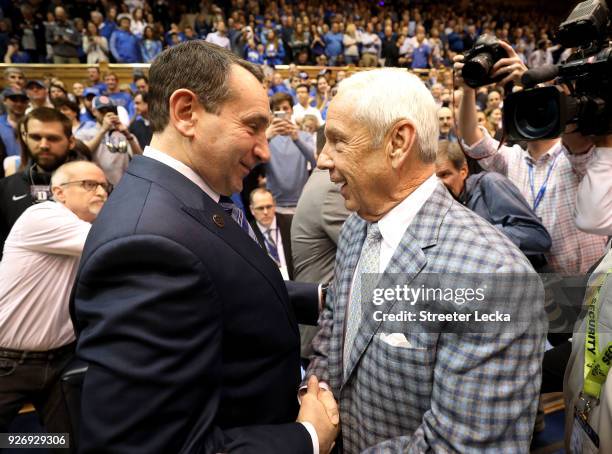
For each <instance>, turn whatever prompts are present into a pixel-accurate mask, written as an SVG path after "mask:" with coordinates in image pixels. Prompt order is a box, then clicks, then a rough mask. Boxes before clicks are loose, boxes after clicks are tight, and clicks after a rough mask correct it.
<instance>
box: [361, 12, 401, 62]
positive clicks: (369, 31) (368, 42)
mask: <svg viewBox="0 0 612 454" xmlns="http://www.w3.org/2000/svg"><path fill="white" fill-rule="evenodd" d="M361 44H362V48H361V63H360V66H366V67H371V66H378V59H379V58H380V52H381V47H382V43H381V41H380V37H379V36H378V35H377V34H376V33H374V27H373V25H372V23H371V22H368V25H367V26H366V32H365V33H363V34H362V35H361ZM398 55H399V52H398Z"/></svg>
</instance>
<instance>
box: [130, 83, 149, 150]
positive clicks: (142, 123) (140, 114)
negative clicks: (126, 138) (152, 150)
mask: <svg viewBox="0 0 612 454" xmlns="http://www.w3.org/2000/svg"><path fill="white" fill-rule="evenodd" d="M134 106H135V107H136V118H134V121H132V124H131V125H130V127H129V131H130V132H131V133H132V134H134V135H135V136H136V138H137V139H138V143H139V144H140V148H141V149H143V150H144V149H145V147H146V146H147V145H149V143H151V137H153V130H152V129H151V123H150V122H149V95H148V93H146V92H144V93H140V92H139V93H136V96H134Z"/></svg>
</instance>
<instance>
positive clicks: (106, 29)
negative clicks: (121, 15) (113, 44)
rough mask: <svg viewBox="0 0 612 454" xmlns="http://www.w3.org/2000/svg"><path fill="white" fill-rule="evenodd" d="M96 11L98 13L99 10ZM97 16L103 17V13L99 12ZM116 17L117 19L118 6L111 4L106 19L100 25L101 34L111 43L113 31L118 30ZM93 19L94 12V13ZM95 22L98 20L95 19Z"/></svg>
mask: <svg viewBox="0 0 612 454" xmlns="http://www.w3.org/2000/svg"><path fill="white" fill-rule="evenodd" d="M94 13H97V12H96V11H94ZM98 14H99V16H98ZM96 17H102V14H100V13H97V14H96ZM115 19H117V8H116V7H115V6H112V5H111V6H109V7H108V9H107V11H106V20H105V21H104V22H103V23H102V24H100V25H98V28H99V30H100V34H101V35H102V36H104V37H105V38H106V40H107V41H108V42H109V43H110V40H111V37H112V36H113V33H115V30H117V23H116V22H115ZM92 20H93V13H92ZM94 23H96V24H97V22H96V21H94Z"/></svg>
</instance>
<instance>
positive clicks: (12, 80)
mask: <svg viewBox="0 0 612 454" xmlns="http://www.w3.org/2000/svg"><path fill="white" fill-rule="evenodd" d="M6 81H7V83H8V85H9V86H11V87H14V88H24V87H25V84H26V80H25V77H24V76H23V73H19V72H13V71H11V72H10V73H8V74H7V76H6Z"/></svg>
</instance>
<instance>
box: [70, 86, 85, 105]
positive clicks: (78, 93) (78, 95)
mask: <svg viewBox="0 0 612 454" xmlns="http://www.w3.org/2000/svg"><path fill="white" fill-rule="evenodd" d="M84 91H85V85H83V83H82V82H75V83H73V84H72V94H73V95H74V98H75V99H76V100H77V102H79V103H80V102H81V101H82V100H83V92H84Z"/></svg>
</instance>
